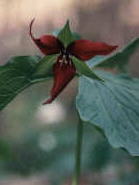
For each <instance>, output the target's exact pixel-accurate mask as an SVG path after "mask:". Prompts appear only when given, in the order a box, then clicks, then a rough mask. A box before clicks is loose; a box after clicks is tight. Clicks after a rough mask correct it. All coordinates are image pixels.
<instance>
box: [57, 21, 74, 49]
mask: <svg viewBox="0 0 139 185" xmlns="http://www.w3.org/2000/svg"><path fill="white" fill-rule="evenodd" d="M58 38H59V40H61V42H62V43H63V44H64V46H65V47H67V46H68V45H69V44H70V43H71V42H73V41H74V40H75V38H74V35H73V34H72V32H71V30H70V26H69V21H67V23H66V24H65V26H64V28H63V29H62V30H61V31H60V32H59V34H58Z"/></svg>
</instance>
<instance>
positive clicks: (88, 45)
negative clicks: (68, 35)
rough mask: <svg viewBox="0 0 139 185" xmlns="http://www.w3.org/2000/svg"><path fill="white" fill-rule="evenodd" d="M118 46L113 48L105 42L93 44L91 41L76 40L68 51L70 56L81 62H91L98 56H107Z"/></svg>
mask: <svg viewBox="0 0 139 185" xmlns="http://www.w3.org/2000/svg"><path fill="white" fill-rule="evenodd" d="M117 47H118V46H111V45H108V44H106V43H103V42H92V41H89V40H76V41H74V42H73V43H71V44H70V45H69V46H68V48H67V50H68V52H69V53H70V54H72V55H74V56H75V57H77V58H79V59H81V60H89V59H91V58H92V57H94V56H96V55H107V54H110V53H111V52H112V51H113V50H115V49H116V48H117Z"/></svg>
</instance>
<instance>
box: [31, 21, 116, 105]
mask: <svg viewBox="0 0 139 185" xmlns="http://www.w3.org/2000/svg"><path fill="white" fill-rule="evenodd" d="M33 22H34V19H33V20H32V21H31V23H30V36H31V38H32V40H33V41H34V42H35V44H36V45H37V46H38V48H39V49H40V50H41V52H42V53H43V54H44V55H52V54H59V57H58V58H57V61H56V63H55V64H54V66H53V74H54V85H53V88H52V90H51V97H50V98H49V99H48V100H47V101H46V102H44V104H48V103H51V102H52V101H53V100H54V99H55V98H56V97H57V96H58V95H59V94H60V92H61V91H62V90H63V89H64V88H65V87H66V85H67V84H68V83H69V82H70V81H71V80H72V79H73V77H74V76H75V73H76V68H75V66H74V64H73V62H72V59H71V56H75V57H77V58H78V59H80V60H83V61H85V60H89V59H91V58H92V57H94V56H96V55H107V54H110V53H111V52H112V51H113V50H115V49H116V48H117V46H111V45H108V44H106V43H103V42H92V41H90V40H75V41H73V42H72V43H70V44H69V45H68V46H67V47H66V48H65V47H64V45H63V43H62V42H61V41H60V40H59V39H58V38H57V37H55V36H53V35H44V36H41V37H40V38H35V37H34V36H33V34H32V25H33Z"/></svg>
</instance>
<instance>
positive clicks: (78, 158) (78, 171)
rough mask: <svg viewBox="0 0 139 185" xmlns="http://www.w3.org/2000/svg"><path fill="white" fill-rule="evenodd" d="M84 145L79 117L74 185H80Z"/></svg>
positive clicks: (81, 123)
mask: <svg viewBox="0 0 139 185" xmlns="http://www.w3.org/2000/svg"><path fill="white" fill-rule="evenodd" d="M82 143H83V122H82V120H81V119H80V117H79V122H78V125H77V143H76V153H75V172H74V176H73V180H72V185H79V183H80V174H81V157H82Z"/></svg>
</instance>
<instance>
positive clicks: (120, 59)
mask: <svg viewBox="0 0 139 185" xmlns="http://www.w3.org/2000/svg"><path fill="white" fill-rule="evenodd" d="M138 48H139V38H136V39H134V40H132V41H131V42H130V43H129V44H128V45H127V46H125V47H124V48H123V49H121V50H119V51H118V52H116V53H114V54H112V55H109V56H107V57H102V56H101V57H95V58H93V59H91V60H89V61H88V62H89V64H90V66H91V67H94V66H97V67H106V68H115V67H117V68H118V69H119V70H120V71H124V72H125V71H126V67H127V64H128V62H129V60H130V58H131V56H132V55H133V54H134V53H135V51H136V50H137V49H138Z"/></svg>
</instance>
